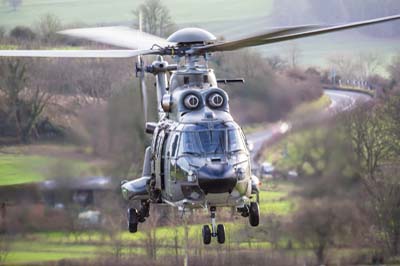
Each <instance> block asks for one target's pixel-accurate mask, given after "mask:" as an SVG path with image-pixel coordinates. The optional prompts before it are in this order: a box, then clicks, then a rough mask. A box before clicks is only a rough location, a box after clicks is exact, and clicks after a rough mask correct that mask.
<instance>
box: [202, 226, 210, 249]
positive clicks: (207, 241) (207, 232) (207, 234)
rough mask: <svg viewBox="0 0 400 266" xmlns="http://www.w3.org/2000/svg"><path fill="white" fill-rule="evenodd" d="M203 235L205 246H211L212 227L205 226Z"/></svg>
mask: <svg viewBox="0 0 400 266" xmlns="http://www.w3.org/2000/svg"><path fill="white" fill-rule="evenodd" d="M202 233H203V243H204V245H209V244H210V243H211V230H210V226H208V225H204V226H203V231H202Z"/></svg>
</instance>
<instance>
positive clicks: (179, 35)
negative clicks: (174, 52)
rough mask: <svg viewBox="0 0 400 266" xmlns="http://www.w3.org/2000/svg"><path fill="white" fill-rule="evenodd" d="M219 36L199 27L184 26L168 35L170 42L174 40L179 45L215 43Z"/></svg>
mask: <svg viewBox="0 0 400 266" xmlns="http://www.w3.org/2000/svg"><path fill="white" fill-rule="evenodd" d="M216 40H217V38H216V37H215V36H214V35H213V34H212V33H210V32H208V31H206V30H203V29H199V28H184V29H181V30H178V31H176V32H174V33H173V34H172V35H171V36H169V37H168V39H167V41H168V42H174V43H177V44H178V45H184V44H195V43H201V44H208V43H213V42H215V41H216Z"/></svg>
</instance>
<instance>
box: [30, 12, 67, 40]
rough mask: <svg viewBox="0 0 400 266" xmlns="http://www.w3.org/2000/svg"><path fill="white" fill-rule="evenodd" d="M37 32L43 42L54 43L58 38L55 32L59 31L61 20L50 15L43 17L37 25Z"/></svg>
mask: <svg viewBox="0 0 400 266" xmlns="http://www.w3.org/2000/svg"><path fill="white" fill-rule="evenodd" d="M36 27H37V32H38V34H39V36H40V37H41V39H42V40H43V41H44V42H48V43H51V42H54V41H56V40H57V39H59V38H60V36H59V35H57V32H58V31H59V30H61V28H62V24H61V20H60V19H59V18H58V17H57V16H55V15H52V14H45V15H43V16H42V17H41V18H40V20H39V21H38V23H37V26H36Z"/></svg>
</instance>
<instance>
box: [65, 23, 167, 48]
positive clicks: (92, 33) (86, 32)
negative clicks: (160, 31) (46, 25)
mask: <svg viewBox="0 0 400 266" xmlns="http://www.w3.org/2000/svg"><path fill="white" fill-rule="evenodd" d="M59 33H60V34H63V35H68V36H72V37H78V38H83V39H87V40H91V41H96V42H100V43H105V44H111V45H115V46H118V47H123V48H129V49H150V48H152V47H153V45H158V46H161V47H166V46H171V45H174V43H171V42H168V41H167V40H165V39H163V38H160V37H157V36H154V35H151V34H148V33H145V32H140V31H138V30H134V29H131V28H128V27H101V28H82V29H70V30H64V31H60V32H59Z"/></svg>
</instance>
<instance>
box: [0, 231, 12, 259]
mask: <svg viewBox="0 0 400 266" xmlns="http://www.w3.org/2000/svg"><path fill="white" fill-rule="evenodd" d="M11 240H12V239H11V236H10V235H7V234H0V263H4V262H5V260H6V259H7V256H8V254H9V253H10V251H11V242H12V241H11Z"/></svg>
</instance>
